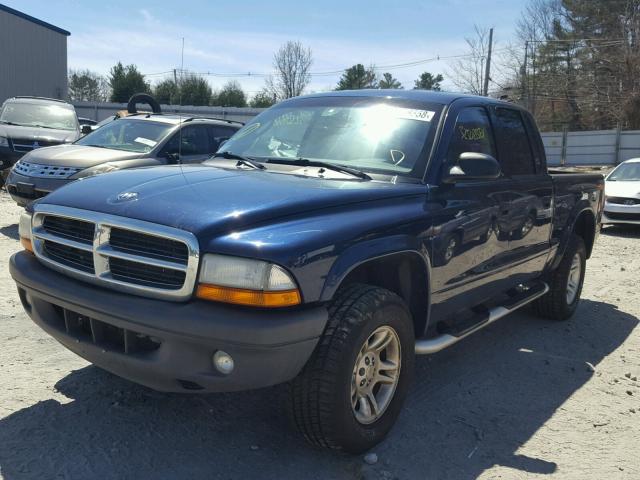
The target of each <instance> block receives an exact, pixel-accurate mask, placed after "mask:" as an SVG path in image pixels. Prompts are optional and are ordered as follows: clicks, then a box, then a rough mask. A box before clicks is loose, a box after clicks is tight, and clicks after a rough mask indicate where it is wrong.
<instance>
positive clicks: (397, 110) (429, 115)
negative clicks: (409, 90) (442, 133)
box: [393, 107, 436, 122]
mask: <svg viewBox="0 0 640 480" xmlns="http://www.w3.org/2000/svg"><path fill="white" fill-rule="evenodd" d="M435 114H436V112H432V111H431V110H418V109H415V108H402V107H393V116H394V117H396V118H403V119H405V120H419V121H421V122H430V121H431V120H432V119H433V116H434V115H435Z"/></svg>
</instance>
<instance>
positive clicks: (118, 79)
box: [69, 41, 444, 108]
mask: <svg viewBox="0 0 640 480" xmlns="http://www.w3.org/2000/svg"><path fill="white" fill-rule="evenodd" d="M312 65H313V54H312V51H311V49H310V48H308V47H305V46H304V45H302V44H301V43H300V42H293V41H290V42H287V43H285V44H284V45H283V46H282V47H280V49H279V50H278V51H277V52H276V53H275V54H274V56H273V70H274V74H273V75H271V76H268V77H267V78H266V79H265V84H264V86H263V88H262V89H261V90H260V91H259V92H257V93H256V94H255V95H253V96H252V97H249V96H248V95H247V94H246V93H245V91H244V90H243V89H242V87H241V86H240V84H239V83H238V82H237V81H235V80H231V81H229V82H227V83H226V84H224V85H223V86H222V87H221V88H220V89H217V90H214V89H212V88H211V86H210V85H209V82H208V81H207V79H206V78H205V77H204V76H202V75H197V74H194V73H181V74H178V73H177V72H176V71H174V74H173V75H171V76H168V77H167V78H164V79H162V80H160V81H159V82H158V83H156V84H155V85H153V86H152V85H151V83H150V82H148V81H147V80H146V79H145V76H144V75H143V74H142V73H141V72H140V71H139V70H138V67H137V66H136V65H126V66H125V65H123V64H122V63H121V62H118V63H117V64H116V65H114V66H113V67H112V68H111V70H110V72H109V75H108V76H107V77H104V76H102V75H100V74H98V73H95V72H91V71H89V70H80V71H70V72H69V99H70V100H72V101H76V100H80V101H82V100H87V101H99V102H102V101H111V102H117V103H123V102H126V101H128V100H129V98H130V97H131V95H133V94H134V93H149V94H152V95H154V96H155V98H156V99H157V100H158V101H159V102H160V103H161V104H170V105H194V106H199V105H212V106H221V107H247V106H250V107H254V108H266V107H270V106H271V105H273V104H274V103H276V102H278V101H281V100H285V99H287V98H292V97H296V96H298V95H301V94H302V93H303V92H304V91H305V90H306V89H307V87H308V86H309V83H310V81H311V73H310V68H311V66H312ZM443 81H444V78H443V76H442V75H441V74H431V73H429V72H424V73H422V74H421V75H420V76H419V77H418V78H417V79H416V80H415V82H414V85H413V88H414V89H422V90H440V89H441V83H442V82H443ZM363 88H390V89H401V88H404V87H403V86H402V84H401V83H400V81H398V80H397V79H396V78H394V77H393V75H392V74H391V73H389V72H385V73H383V74H382V75H378V73H377V70H376V68H375V66H370V67H365V66H364V65H363V64H360V63H358V64H356V65H353V66H352V67H350V68H348V69H346V70H345V71H344V73H343V74H342V76H341V77H340V79H339V81H338V84H337V85H336V87H335V90H355V89H363Z"/></svg>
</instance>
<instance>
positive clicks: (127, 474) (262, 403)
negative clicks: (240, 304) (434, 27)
mask: <svg viewBox="0 0 640 480" xmlns="http://www.w3.org/2000/svg"><path fill="white" fill-rule="evenodd" d="M605 322H606V325H605ZM637 324H638V319H637V318H635V317H633V316H631V315H629V314H627V313H624V312H622V311H620V310H618V309H617V307H616V306H614V305H611V304H607V303H600V302H593V301H589V300H584V301H583V302H582V303H581V305H580V308H579V310H578V312H577V314H576V316H575V317H574V318H573V319H572V320H571V321H569V322H566V323H556V322H547V321H542V320H539V319H536V318H535V317H533V316H532V315H530V314H529V313H528V312H522V313H517V314H515V315H512V316H511V317H508V318H505V319H504V320H502V321H501V322H498V323H496V324H495V325H492V326H490V327H488V328H487V329H485V330H483V331H482V332H479V333H478V334H476V335H475V336H472V337H470V338H468V339H466V340H465V341H463V342H461V343H459V344H457V345H455V346H454V347H452V348H450V349H449V350H446V351H443V352H441V353H439V354H437V355H434V356H431V357H418V360H417V365H416V367H417V368H416V382H415V383H414V387H413V389H412V391H411V393H410V395H409V398H408V399H407V402H406V406H405V408H404V411H403V413H402V415H401V416H400V419H399V421H398V424H397V425H396V427H395V428H394V429H393V431H392V432H391V435H390V436H389V438H388V439H387V440H386V441H385V442H384V443H383V444H381V445H380V446H378V447H377V448H375V449H374V451H375V452H376V453H377V454H378V456H379V459H380V460H379V462H378V464H376V465H374V466H367V465H365V464H364V463H363V461H362V457H352V456H347V455H341V454H335V453H331V452H326V451H321V450H316V449H313V448H310V447H308V446H307V445H306V444H305V443H304V442H303V441H302V440H301V438H300V437H299V436H298V435H297V433H296V432H295V431H294V430H293V429H292V428H291V426H290V425H289V423H288V420H287V416H286V413H285V409H284V408H283V404H284V403H286V402H285V399H286V389H285V388H284V387H282V386H281V387H274V388H269V389H264V390H259V391H254V392H242V393H229V394H218V395H203V396H190V395H177V394H176V395H174V394H163V393H157V392H153V391H151V390H148V389H145V388H143V387H139V386H136V385H133V384H131V383H129V382H126V381H124V380H121V379H119V378H117V377H115V376H113V375H110V374H108V373H106V372H103V371H101V370H99V369H98V368H95V367H86V368H83V369H81V370H77V371H74V372H72V373H70V374H69V375H67V376H66V377H64V378H62V379H61V380H59V381H58V382H57V383H56V389H57V390H58V391H59V393H61V394H62V395H64V396H66V397H68V399H69V400H68V402H66V403H65V402H59V401H57V400H46V401H43V402H40V403H37V404H35V405H33V406H30V407H27V408H25V409H23V410H20V411H17V412H15V413H13V414H11V415H9V416H7V417H6V418H4V419H3V420H0V467H1V472H2V475H3V476H4V478H5V479H6V480H19V479H20V480H22V479H34V480H35V479H38V480H40V479H43V478H54V477H55V478H100V479H108V478H118V479H123V478H135V479H146V478H153V479H154V480H155V479H165V478H167V479H168V478H189V479H198V478H225V479H233V478H305V479H307V478H318V479H320V478H322V479H326V478H338V479H342V478H345V479H346V478H363V477H364V478H385V479H386V478H400V479H404V478H460V479H467V478H476V477H478V476H479V475H480V474H482V472H484V471H485V470H487V469H488V468H491V467H492V466H493V465H496V464H498V465H504V466H508V467H510V468H513V469H516V470H520V471H521V472H529V473H536V474H550V473H553V472H555V471H556V470H557V465H556V463H555V462H554V458H553V454H547V456H546V457H545V458H530V457H527V456H524V455H521V454H519V453H518V452H519V449H520V447H521V446H522V445H524V444H525V443H526V442H527V441H528V440H529V439H530V438H531V437H532V436H533V435H534V434H535V433H536V432H537V431H538V429H540V427H541V426H543V425H544V424H545V422H547V421H548V420H549V418H550V417H551V416H552V415H553V414H554V412H556V410H557V409H558V408H559V407H561V406H562V405H563V403H564V402H565V401H566V400H567V399H568V398H569V397H571V395H572V394H573V393H574V392H575V391H576V390H578V389H579V388H580V387H582V386H583V385H584V384H585V383H586V382H588V381H589V380H590V379H591V377H592V376H593V375H597V371H598V370H597V369H598V363H599V362H600V361H601V360H602V359H603V358H604V357H606V356H607V355H609V354H610V353H611V352H613V351H614V350H616V349H617V348H618V347H619V346H620V345H621V344H622V343H623V342H624V340H625V339H626V338H627V337H628V336H629V334H630V333H631V331H632V330H633V329H634V328H635V327H636V326H637ZM587 362H588V363H587ZM589 364H591V365H592V366H594V367H595V372H594V371H593V369H592V368H591V367H590V366H589ZM36 373H37V372H36Z"/></svg>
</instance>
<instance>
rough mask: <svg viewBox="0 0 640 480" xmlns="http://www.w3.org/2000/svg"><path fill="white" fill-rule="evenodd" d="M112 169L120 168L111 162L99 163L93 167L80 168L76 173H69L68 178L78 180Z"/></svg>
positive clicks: (111, 170)
mask: <svg viewBox="0 0 640 480" xmlns="http://www.w3.org/2000/svg"><path fill="white" fill-rule="evenodd" d="M114 170H120V167H119V166H118V165H115V164H113V163H102V164H100V165H96V166H95V167H89V168H85V169H84V170H80V171H79V172H78V173H76V174H74V175H71V176H70V177H69V179H70V180H78V179H79V178H88V177H93V176H94V175H100V174H101V173H109V172H113V171H114Z"/></svg>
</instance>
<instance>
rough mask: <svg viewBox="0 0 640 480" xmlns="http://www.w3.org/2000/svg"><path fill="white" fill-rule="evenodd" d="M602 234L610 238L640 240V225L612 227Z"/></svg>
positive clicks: (603, 230)
mask: <svg viewBox="0 0 640 480" xmlns="http://www.w3.org/2000/svg"><path fill="white" fill-rule="evenodd" d="M600 232H601V233H602V235H607V236H609V237H621V238H640V225H623V224H621V225H610V226H608V227H606V228H603V229H602V230H601V231H600Z"/></svg>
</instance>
